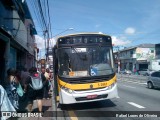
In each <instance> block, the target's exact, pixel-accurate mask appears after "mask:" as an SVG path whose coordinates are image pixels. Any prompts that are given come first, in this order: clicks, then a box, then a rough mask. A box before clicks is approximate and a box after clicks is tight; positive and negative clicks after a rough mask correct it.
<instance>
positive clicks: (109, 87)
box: [108, 82, 116, 90]
mask: <svg viewBox="0 0 160 120" xmlns="http://www.w3.org/2000/svg"><path fill="white" fill-rule="evenodd" d="M115 84H116V82H114V83H112V84H111V85H110V86H108V90H110V89H112V88H113V87H114V86H115Z"/></svg>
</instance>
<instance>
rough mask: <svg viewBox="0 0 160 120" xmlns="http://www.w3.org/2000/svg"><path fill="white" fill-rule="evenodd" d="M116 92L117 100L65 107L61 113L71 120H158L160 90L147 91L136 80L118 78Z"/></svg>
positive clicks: (143, 84) (143, 83) (159, 114)
mask: <svg viewBox="0 0 160 120" xmlns="http://www.w3.org/2000/svg"><path fill="white" fill-rule="evenodd" d="M118 92H119V98H114V99H111V100H105V101H100V102H91V103H81V104H73V105H67V106H65V107H64V108H63V111H64V113H65V116H67V118H70V119H71V120H81V119H82V120H106V119H107V120H160V89H148V88H147V86H146V82H145V81H143V82H142V81H140V82H139V81H138V79H136V81H135V80H132V79H128V80H127V78H125V79H122V78H121V79H119V78H118ZM128 111H130V112H128ZM157 111H159V112H157ZM126 114H127V115H126ZM140 114H141V115H143V117H142V118H140V116H139V115H140ZM116 115H117V117H116ZM110 116H114V117H110ZM156 116H159V118H156Z"/></svg>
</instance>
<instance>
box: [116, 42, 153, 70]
mask: <svg viewBox="0 0 160 120" xmlns="http://www.w3.org/2000/svg"><path fill="white" fill-rule="evenodd" d="M114 56H115V63H116V67H117V69H118V66H119V68H120V70H125V69H126V70H131V71H134V69H136V70H143V69H148V67H149V64H150V61H151V60H154V59H155V58H156V57H155V44H140V45H137V46H134V47H129V48H125V49H123V50H120V51H117V52H114Z"/></svg>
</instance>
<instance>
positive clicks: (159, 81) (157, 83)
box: [147, 71, 160, 89]
mask: <svg viewBox="0 0 160 120" xmlns="http://www.w3.org/2000/svg"><path fill="white" fill-rule="evenodd" d="M147 87H148V88H149V89H152V88H155V87H158V88H160V71H156V72H153V73H151V74H150V76H149V77H148V81H147Z"/></svg>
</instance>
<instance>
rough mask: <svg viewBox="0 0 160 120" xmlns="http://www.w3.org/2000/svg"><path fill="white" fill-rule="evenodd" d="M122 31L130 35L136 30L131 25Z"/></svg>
mask: <svg viewBox="0 0 160 120" xmlns="http://www.w3.org/2000/svg"><path fill="white" fill-rule="evenodd" d="M124 32H125V33H126V34H129V35H132V34H134V33H135V32H136V30H135V29H134V28H132V27H128V28H126V29H125V31H124Z"/></svg>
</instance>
